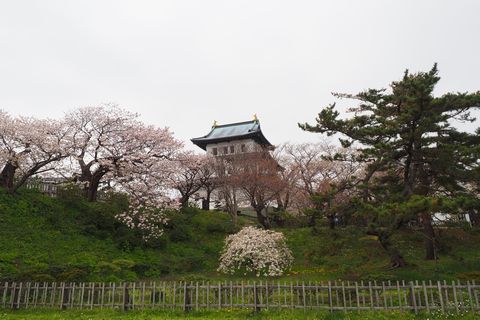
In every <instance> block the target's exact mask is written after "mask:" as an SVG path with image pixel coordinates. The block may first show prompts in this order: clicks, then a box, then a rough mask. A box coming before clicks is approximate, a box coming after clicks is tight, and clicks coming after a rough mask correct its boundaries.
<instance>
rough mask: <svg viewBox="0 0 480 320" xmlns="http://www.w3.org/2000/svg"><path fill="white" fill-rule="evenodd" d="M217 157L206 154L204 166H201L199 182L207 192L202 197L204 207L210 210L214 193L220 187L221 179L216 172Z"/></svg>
mask: <svg viewBox="0 0 480 320" xmlns="http://www.w3.org/2000/svg"><path fill="white" fill-rule="evenodd" d="M216 166H217V159H216V158H214V157H208V156H204V157H203V161H202V166H201V167H200V173H199V182H200V186H201V189H202V190H203V191H204V193H205V197H204V198H203V199H202V209H203V210H210V199H211V196H212V193H213V192H214V191H215V190H217V189H218V188H219V187H220V180H219V179H218V177H217V176H216V174H215V171H216Z"/></svg>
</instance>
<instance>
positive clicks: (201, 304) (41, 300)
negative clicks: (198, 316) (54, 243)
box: [0, 281, 480, 313]
mask: <svg viewBox="0 0 480 320" xmlns="http://www.w3.org/2000/svg"><path fill="white" fill-rule="evenodd" d="M479 295H480V285H477V284H475V282H474V281H472V282H466V283H460V282H458V281H457V282H449V283H447V282H446V281H442V282H440V281H436V282H432V281H428V282H425V281H422V282H418V281H416V282H408V283H407V282H405V281H395V282H390V281H388V282H376V281H373V282H320V283H318V282H315V283H313V282H283V281H253V282H252V281H247V282H227V281H225V282H216V283H211V282H204V281H202V282H173V281H170V282H136V283H133V282H132V283H93V282H92V283H65V282H61V283H55V282H53V283H47V282H5V283H2V284H1V285H0V301H1V306H3V308H12V309H19V308H25V309H27V308H45V307H48V308H59V309H67V308H78V309H93V308H100V309H102V308H110V309H123V310H128V309H147V308H151V309H166V308H181V309H183V310H185V311H188V310H192V309H195V310H198V309H215V308H216V309H221V308H232V309H233V308H253V309H255V310H257V311H258V310H260V309H274V308H276V309H278V308H285V309H323V310H329V311H343V312H348V311H359V310H400V311H409V312H415V313H418V312H420V311H425V312H431V311H435V310H438V311H441V312H456V313H459V312H463V311H469V312H475V313H477V312H480V305H479Z"/></svg>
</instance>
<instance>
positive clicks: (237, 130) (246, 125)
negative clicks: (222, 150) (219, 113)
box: [191, 120, 272, 150]
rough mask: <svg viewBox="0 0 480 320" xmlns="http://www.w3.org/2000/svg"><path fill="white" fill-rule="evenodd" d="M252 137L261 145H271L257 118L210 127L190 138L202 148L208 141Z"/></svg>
mask: <svg viewBox="0 0 480 320" xmlns="http://www.w3.org/2000/svg"><path fill="white" fill-rule="evenodd" d="M248 138H250V139H254V140H255V141H257V142H258V143H259V144H261V145H265V146H268V147H270V146H272V144H271V143H270V142H269V141H268V140H267V139H266V138H265V136H264V135H263V133H262V130H261V129H260V122H259V121H258V120H252V121H246V122H237V123H230V124H224V125H217V126H214V127H212V130H211V131H210V132H209V133H208V134H207V135H206V136H203V137H199V138H194V139H191V141H192V142H193V143H194V144H196V145H197V146H199V147H200V148H202V149H204V150H205V149H206V146H207V144H209V143H218V142H224V141H233V140H240V139H248Z"/></svg>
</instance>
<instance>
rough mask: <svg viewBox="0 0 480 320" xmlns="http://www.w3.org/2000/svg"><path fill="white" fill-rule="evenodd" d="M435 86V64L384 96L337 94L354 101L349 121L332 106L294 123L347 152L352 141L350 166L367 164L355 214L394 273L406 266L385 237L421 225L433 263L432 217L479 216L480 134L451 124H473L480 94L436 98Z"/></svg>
mask: <svg viewBox="0 0 480 320" xmlns="http://www.w3.org/2000/svg"><path fill="white" fill-rule="evenodd" d="M439 80H440V77H439V76H438V69H437V65H436V64H435V65H434V66H433V68H432V69H431V70H430V71H428V72H418V73H414V74H412V73H410V72H409V71H408V70H407V71H405V73H404V76H403V78H402V79H401V80H399V81H394V82H392V83H391V84H390V90H388V91H387V90H385V89H368V90H365V91H363V92H360V93H357V94H335V96H336V97H338V98H347V99H353V100H355V101H356V105H355V106H353V107H351V108H349V109H348V110H349V112H351V113H353V115H352V116H351V117H349V118H345V117H344V116H343V115H341V113H340V112H339V111H338V110H337V108H336V106H335V104H333V105H330V106H328V107H326V108H324V109H322V110H321V111H320V113H319V114H318V117H317V118H316V124H314V125H310V124H307V123H305V124H299V126H300V127H301V128H302V129H304V130H307V131H312V132H319V133H324V134H326V135H328V136H331V135H334V134H340V135H341V136H340V143H341V144H342V145H343V147H345V148H349V147H350V146H352V144H353V143H356V146H357V152H358V154H357V155H356V156H355V157H354V158H355V159H354V160H355V161H356V162H358V163H363V164H364V176H363V177H361V178H360V180H358V184H357V193H358V198H359V200H360V202H364V204H363V210H360V213H362V214H363V215H364V216H365V217H367V218H368V220H369V223H370V225H369V233H370V234H375V235H377V236H378V238H379V240H380V242H381V243H382V246H383V247H384V248H385V250H386V251H387V252H388V253H389V254H390V256H391V259H392V266H395V267H398V266H403V265H404V264H405V261H404V260H403V258H402V256H401V255H400V253H399V252H398V250H397V249H395V248H394V245H393V243H392V241H391V239H390V238H391V236H392V234H393V233H394V232H396V231H397V230H398V229H400V228H401V227H402V226H404V225H405V224H407V223H408V222H410V221H411V220H417V221H419V222H420V223H421V224H422V226H423V232H424V234H425V239H426V240H425V244H426V249H427V250H426V257H427V259H431V260H433V259H434V258H435V249H434V241H435V232H434V231H433V228H432V224H431V220H432V214H434V213H435V212H453V213H461V212H465V211H466V210H478V201H479V197H478V189H479V187H480V185H479V181H480V175H479V174H480V167H479V162H478V159H479V158H480V147H479V146H480V131H479V130H477V132H476V133H469V132H462V131H459V130H458V129H459V128H457V127H455V126H454V122H455V121H458V120H460V121H462V122H472V123H473V122H474V121H475V120H476V119H475V118H473V117H471V115H470V112H471V111H472V110H474V109H476V108H479V107H480V91H479V92H474V93H448V94H445V95H443V96H440V97H435V96H434V95H433V91H434V88H435V86H436V84H437V83H438V81H439ZM341 156H343V155H339V157H341Z"/></svg>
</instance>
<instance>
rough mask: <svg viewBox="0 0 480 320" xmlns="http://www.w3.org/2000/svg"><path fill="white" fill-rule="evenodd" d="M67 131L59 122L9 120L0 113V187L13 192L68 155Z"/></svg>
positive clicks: (18, 118)
mask: <svg viewBox="0 0 480 320" xmlns="http://www.w3.org/2000/svg"><path fill="white" fill-rule="evenodd" d="M70 133H71V127H69V126H67V125H66V124H65V123H64V122H62V121H56V120H48V119H47V120H44V119H34V118H27V117H12V116H10V115H8V114H7V113H6V112H3V111H0V166H1V172H0V186H1V187H4V188H6V189H7V190H8V191H9V192H15V191H17V190H18V189H19V188H20V187H21V186H23V185H24V184H25V182H27V180H28V179H29V178H30V177H32V176H34V175H39V174H45V173H46V172H48V171H52V170H54V169H55V164H58V162H59V161H60V160H62V159H65V158H66V157H68V156H70V155H71V152H72V148H71V147H72V144H71V140H70Z"/></svg>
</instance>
